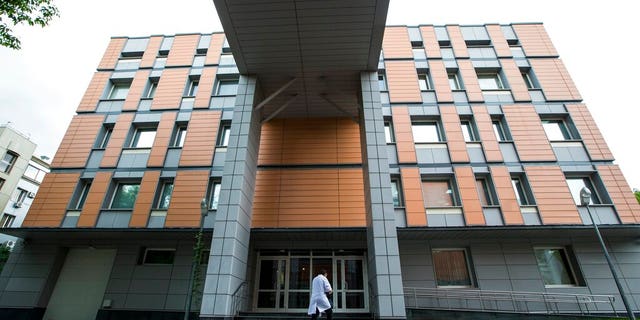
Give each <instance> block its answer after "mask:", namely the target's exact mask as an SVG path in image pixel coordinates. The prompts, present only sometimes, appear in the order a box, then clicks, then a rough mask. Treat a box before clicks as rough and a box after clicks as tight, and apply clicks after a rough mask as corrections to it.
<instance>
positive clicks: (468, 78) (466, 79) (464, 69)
mask: <svg viewBox="0 0 640 320" xmlns="http://www.w3.org/2000/svg"><path fill="white" fill-rule="evenodd" d="M458 68H459V71H460V75H461V76H462V81H463V83H464V89H465V90H466V91H467V99H469V102H482V101H484V96H483V95H482V89H480V84H479V83H478V75H477V74H476V69H475V68H474V67H473V65H472V64H471V60H469V59H465V60H458Z"/></svg>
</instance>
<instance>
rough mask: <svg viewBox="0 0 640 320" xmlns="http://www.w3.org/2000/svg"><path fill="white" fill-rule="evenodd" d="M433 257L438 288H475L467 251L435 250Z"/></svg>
mask: <svg viewBox="0 0 640 320" xmlns="http://www.w3.org/2000/svg"><path fill="white" fill-rule="evenodd" d="M431 255H432V257H433V269H434V271H435V274H436V285H437V286H438V287H471V286H473V281H472V280H471V272H470V268H469V266H470V263H469V258H468V254H467V250H465V249H433V250H432V251H431Z"/></svg>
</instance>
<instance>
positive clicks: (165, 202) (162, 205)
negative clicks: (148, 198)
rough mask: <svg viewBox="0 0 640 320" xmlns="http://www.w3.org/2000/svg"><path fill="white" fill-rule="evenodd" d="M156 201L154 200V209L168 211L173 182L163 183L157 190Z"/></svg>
mask: <svg viewBox="0 0 640 320" xmlns="http://www.w3.org/2000/svg"><path fill="white" fill-rule="evenodd" d="M158 191H159V193H158V199H156V208H158V209H169V203H170V202H171V194H172V193H173V181H164V182H162V183H161V185H160V188H159V189H158Z"/></svg>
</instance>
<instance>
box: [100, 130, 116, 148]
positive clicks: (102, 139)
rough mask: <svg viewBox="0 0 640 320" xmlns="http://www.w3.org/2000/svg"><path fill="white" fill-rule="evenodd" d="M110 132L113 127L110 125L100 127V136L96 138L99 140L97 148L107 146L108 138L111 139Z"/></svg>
mask: <svg viewBox="0 0 640 320" xmlns="http://www.w3.org/2000/svg"><path fill="white" fill-rule="evenodd" d="M112 133H113V127H111V126H109V127H107V126H105V127H102V134H101V135H100V138H99V139H98V141H99V143H98V148H99V149H105V148H106V147H107V144H108V143H109V139H111V134H112Z"/></svg>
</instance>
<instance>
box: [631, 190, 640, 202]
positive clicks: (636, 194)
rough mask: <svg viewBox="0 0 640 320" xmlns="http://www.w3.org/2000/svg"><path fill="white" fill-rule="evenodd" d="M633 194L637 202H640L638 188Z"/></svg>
mask: <svg viewBox="0 0 640 320" xmlns="http://www.w3.org/2000/svg"><path fill="white" fill-rule="evenodd" d="M633 194H634V195H635V196H636V200H638V203H640V190H635V191H634V192H633Z"/></svg>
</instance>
